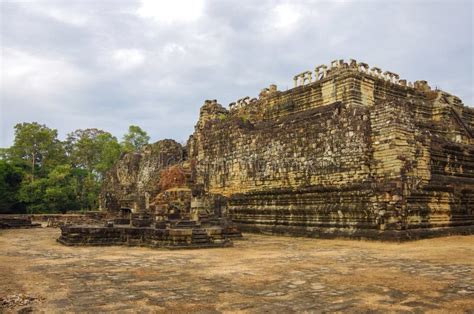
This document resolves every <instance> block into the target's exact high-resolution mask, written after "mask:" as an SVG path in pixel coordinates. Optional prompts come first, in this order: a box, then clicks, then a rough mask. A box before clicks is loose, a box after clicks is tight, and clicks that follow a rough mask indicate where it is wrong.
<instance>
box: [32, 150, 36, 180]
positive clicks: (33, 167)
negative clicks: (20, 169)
mask: <svg viewBox="0 0 474 314" xmlns="http://www.w3.org/2000/svg"><path fill="white" fill-rule="evenodd" d="M31 157H32V158H33V161H32V163H31V182H33V181H34V180H35V159H36V154H35V153H32V154H31Z"/></svg>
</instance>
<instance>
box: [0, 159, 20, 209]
mask: <svg viewBox="0 0 474 314" xmlns="http://www.w3.org/2000/svg"><path fill="white" fill-rule="evenodd" d="M23 175H24V173H23V171H22V170H21V169H19V168H17V167H14V166H13V165H11V164H9V163H7V161H5V160H0V213H2V214H4V213H11V212H14V211H15V210H18V209H21V207H22V206H21V204H20V200H19V199H18V191H19V190H20V186H21V182H22V179H23Z"/></svg>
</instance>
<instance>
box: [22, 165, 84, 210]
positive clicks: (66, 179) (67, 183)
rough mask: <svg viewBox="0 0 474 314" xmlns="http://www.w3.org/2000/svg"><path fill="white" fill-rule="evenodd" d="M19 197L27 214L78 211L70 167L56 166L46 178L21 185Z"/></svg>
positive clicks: (74, 184)
mask: <svg viewBox="0 0 474 314" xmlns="http://www.w3.org/2000/svg"><path fill="white" fill-rule="evenodd" d="M19 197H20V200H21V201H23V202H24V203H26V204H27V208H28V212H29V213H44V212H49V213H56V212H66V211H67V210H77V209H80V200H79V198H78V195H77V180H76V178H75V177H74V175H73V170H72V168H71V166H70V165H61V166H57V167H56V168H54V169H53V170H52V171H51V172H50V173H49V174H48V176H47V178H41V179H38V180H35V181H32V182H29V183H25V184H23V186H22V187H21V189H20V194H19Z"/></svg>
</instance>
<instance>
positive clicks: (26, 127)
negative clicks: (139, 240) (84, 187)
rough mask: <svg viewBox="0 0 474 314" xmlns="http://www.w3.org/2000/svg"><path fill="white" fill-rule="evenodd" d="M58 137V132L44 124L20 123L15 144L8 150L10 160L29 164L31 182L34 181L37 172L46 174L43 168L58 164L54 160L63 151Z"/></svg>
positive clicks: (16, 127) (16, 126) (17, 126)
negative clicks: (40, 171)
mask: <svg viewBox="0 0 474 314" xmlns="http://www.w3.org/2000/svg"><path fill="white" fill-rule="evenodd" d="M57 136H58V132H57V130H54V129H50V128H48V127H47V126H46V125H44V124H39V123H37V122H32V123H26V122H25V123H18V124H17V125H15V140H14V144H13V146H12V147H10V149H9V150H8V155H9V158H10V159H11V160H12V161H13V162H18V161H19V160H21V161H23V162H25V163H27V164H29V165H30V169H31V171H30V174H31V180H34V178H35V174H36V171H37V170H42V172H43V173H44V172H45V169H42V167H43V166H45V165H48V166H49V164H51V165H53V164H55V163H56V161H54V160H55V159H56V158H57V157H58V154H60V153H59V152H60V151H61V142H60V141H59V140H58V139H57ZM50 159H51V160H50ZM60 159H61V158H60Z"/></svg>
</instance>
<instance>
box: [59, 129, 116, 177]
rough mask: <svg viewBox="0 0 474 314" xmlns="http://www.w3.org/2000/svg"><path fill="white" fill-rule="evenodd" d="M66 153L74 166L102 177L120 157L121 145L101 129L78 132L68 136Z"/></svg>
mask: <svg viewBox="0 0 474 314" xmlns="http://www.w3.org/2000/svg"><path fill="white" fill-rule="evenodd" d="M66 151H67V153H68V155H69V158H70V160H71V162H72V164H73V165H74V166H76V167H79V168H82V169H86V170H88V171H89V172H90V173H93V174H95V175H97V176H99V177H102V176H103V175H104V174H105V172H106V171H107V170H108V169H110V167H112V166H113V165H114V163H115V162H116V161H117V160H118V158H119V157H120V144H119V143H118V142H117V138H115V137H114V136H112V134H110V133H108V132H105V131H102V130H99V129H85V130H76V131H74V132H72V133H69V134H68V136H67V139H66Z"/></svg>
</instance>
